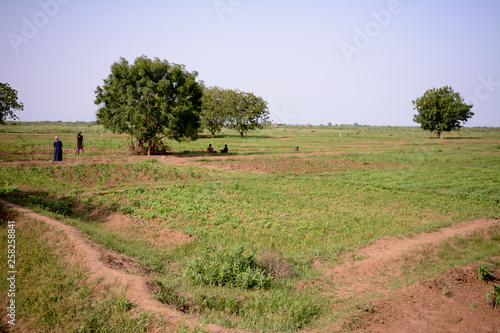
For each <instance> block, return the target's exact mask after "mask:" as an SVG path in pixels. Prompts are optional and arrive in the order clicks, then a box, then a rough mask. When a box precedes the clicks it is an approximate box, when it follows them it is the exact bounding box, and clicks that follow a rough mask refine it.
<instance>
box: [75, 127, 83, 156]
mask: <svg viewBox="0 0 500 333" xmlns="http://www.w3.org/2000/svg"><path fill="white" fill-rule="evenodd" d="M76 147H77V148H78V154H80V149H81V150H82V154H84V151H83V135H82V132H78V135H77V136H76Z"/></svg>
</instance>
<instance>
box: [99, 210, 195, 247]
mask: <svg viewBox="0 0 500 333" xmlns="http://www.w3.org/2000/svg"><path fill="white" fill-rule="evenodd" d="M145 223H146V222H144V221H142V220H139V219H134V218H132V217H130V216H128V215H124V214H120V213H113V214H111V215H109V216H107V217H106V222H105V228H106V229H107V230H109V231H113V232H118V233H119V234H121V235H123V236H127V237H136V236H137V237H138V236H140V238H141V239H146V240H148V241H150V242H151V243H154V244H158V245H162V246H178V245H182V244H184V243H187V242H190V241H191V240H193V238H194V236H192V235H189V234H187V233H185V232H182V231H179V230H172V229H169V228H166V227H164V226H161V225H159V224H158V223H154V221H149V222H147V227H146V224H145Z"/></svg>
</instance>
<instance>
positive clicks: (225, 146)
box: [220, 145, 228, 154]
mask: <svg viewBox="0 0 500 333" xmlns="http://www.w3.org/2000/svg"><path fill="white" fill-rule="evenodd" d="M220 152H221V153H226V154H227V152H228V149H227V145H224V149H222V150H221V151H220Z"/></svg>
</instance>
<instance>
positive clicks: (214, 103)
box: [201, 86, 231, 138]
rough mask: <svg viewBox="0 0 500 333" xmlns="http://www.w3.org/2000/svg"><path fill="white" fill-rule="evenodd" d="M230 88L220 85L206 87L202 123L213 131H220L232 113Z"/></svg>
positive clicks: (213, 132)
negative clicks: (229, 97)
mask: <svg viewBox="0 0 500 333" xmlns="http://www.w3.org/2000/svg"><path fill="white" fill-rule="evenodd" d="M228 96H229V90H227V89H222V88H220V87H217V86H215V87H205V88H204V89H203V97H202V99H201V100H202V111H201V123H202V125H203V127H204V128H206V129H208V130H209V131H210V133H212V138H213V137H214V136H215V133H217V132H220V131H221V130H222V128H223V127H224V126H226V125H227V121H228V119H229V115H230V110H231V109H230V104H229V99H228Z"/></svg>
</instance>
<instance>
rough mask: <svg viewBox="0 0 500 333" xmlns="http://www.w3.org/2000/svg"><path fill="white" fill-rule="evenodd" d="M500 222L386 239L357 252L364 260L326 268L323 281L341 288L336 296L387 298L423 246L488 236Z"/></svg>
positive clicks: (480, 222) (484, 221) (473, 223)
mask: <svg viewBox="0 0 500 333" xmlns="http://www.w3.org/2000/svg"><path fill="white" fill-rule="evenodd" d="M499 224H500V221H499V220H493V219H479V220H474V221H469V222H461V223H457V224H454V225H452V226H450V227H446V228H442V229H440V230H439V231H435V232H429V233H420V234H417V235H414V236H413V237H411V238H410V237H402V238H397V237H394V236H387V237H384V238H382V239H380V240H377V241H375V242H373V243H372V244H371V245H369V246H367V247H365V248H362V249H360V250H358V251H357V253H356V256H357V257H360V258H363V259H361V260H356V261H351V262H347V263H345V264H343V265H339V266H337V267H335V268H333V269H327V268H324V269H323V272H324V275H323V277H322V279H329V280H333V281H334V282H335V285H340V286H342V288H341V289H338V290H336V291H335V292H334V294H335V295H336V296H338V297H342V298H345V297H350V296H354V295H357V296H359V295H360V294H363V293H378V294H381V295H383V294H387V292H388V291H389V290H387V285H388V283H389V282H390V280H389V279H390V278H398V277H400V276H401V273H402V272H401V267H402V260H403V259H404V258H405V256H409V255H412V254H413V253H414V252H415V251H417V250H418V249H422V246H424V245H438V244H440V243H442V242H444V241H445V240H447V239H449V238H452V237H455V236H460V237H463V236H466V235H469V234H471V233H472V232H485V231H486V230H487V229H489V228H490V227H492V226H494V225H499Z"/></svg>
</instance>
